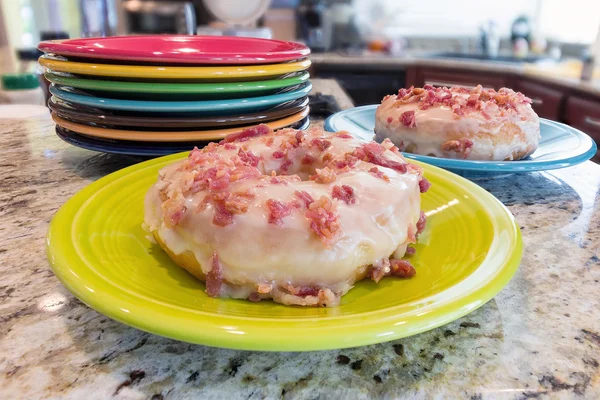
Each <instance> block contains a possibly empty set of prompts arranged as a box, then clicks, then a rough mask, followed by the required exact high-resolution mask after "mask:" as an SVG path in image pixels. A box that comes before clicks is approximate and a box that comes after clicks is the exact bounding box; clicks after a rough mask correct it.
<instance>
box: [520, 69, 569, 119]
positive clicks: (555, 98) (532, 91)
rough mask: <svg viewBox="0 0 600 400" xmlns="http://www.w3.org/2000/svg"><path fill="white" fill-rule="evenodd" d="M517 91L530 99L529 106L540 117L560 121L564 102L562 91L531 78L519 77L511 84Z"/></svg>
mask: <svg viewBox="0 0 600 400" xmlns="http://www.w3.org/2000/svg"><path fill="white" fill-rule="evenodd" d="M512 89H514V90H515V91H517V92H521V93H523V94H524V95H525V96H527V97H529V98H530V99H531V106H532V107H533V109H534V110H535V112H536V113H537V115H539V116H540V117H542V118H547V119H551V120H553V121H560V120H561V119H562V118H561V117H562V107H563V102H564V98H565V96H564V91H562V90H560V89H557V88H553V87H549V86H548V85H547V84H543V83H541V82H536V81H532V80H525V79H519V80H517V81H516V82H515V83H514V85H513V86H512Z"/></svg>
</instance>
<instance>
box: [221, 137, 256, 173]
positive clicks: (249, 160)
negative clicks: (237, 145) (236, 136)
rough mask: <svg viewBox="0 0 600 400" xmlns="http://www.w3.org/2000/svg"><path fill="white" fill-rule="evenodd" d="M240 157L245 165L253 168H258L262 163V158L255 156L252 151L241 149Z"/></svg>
mask: <svg viewBox="0 0 600 400" xmlns="http://www.w3.org/2000/svg"><path fill="white" fill-rule="evenodd" d="M227 144H229V143H227ZM226 146H227V145H226ZM238 157H240V160H242V162H243V163H244V164H247V165H251V166H253V167H257V166H258V163H259V162H260V157H258V156H256V155H254V153H252V151H251V150H248V151H244V150H242V149H240V151H238Z"/></svg>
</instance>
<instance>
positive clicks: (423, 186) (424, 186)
mask: <svg viewBox="0 0 600 400" xmlns="http://www.w3.org/2000/svg"><path fill="white" fill-rule="evenodd" d="M430 187H431V183H430V182H429V181H428V180H427V179H426V178H425V177H421V179H419V191H420V192H421V193H425V192H427V191H428V190H429V188H430Z"/></svg>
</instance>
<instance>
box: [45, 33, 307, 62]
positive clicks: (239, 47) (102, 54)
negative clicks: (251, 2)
mask: <svg viewBox="0 0 600 400" xmlns="http://www.w3.org/2000/svg"><path fill="white" fill-rule="evenodd" d="M38 49H40V50H41V51H43V52H46V53H55V54H60V55H63V56H71V57H82V58H103V59H108V60H119V61H143V62H161V63H166V62H171V63H177V64H197V65H199V64H272V63H280V62H285V61H292V60H297V59H300V58H304V57H306V56H308V54H310V49H309V48H308V47H306V46H305V45H303V44H300V43H295V42H285V41H282V40H269V39H255V38H245V37H230V36H185V35H156V36H115V37H105V38H85V39H69V40H50V41H46V42H41V43H40V44H39V45H38Z"/></svg>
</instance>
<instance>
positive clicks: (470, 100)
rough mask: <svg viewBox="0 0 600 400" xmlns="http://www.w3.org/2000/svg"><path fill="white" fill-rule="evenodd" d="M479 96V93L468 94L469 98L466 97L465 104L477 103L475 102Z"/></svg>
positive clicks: (472, 104) (473, 105)
mask: <svg viewBox="0 0 600 400" xmlns="http://www.w3.org/2000/svg"><path fill="white" fill-rule="evenodd" d="M480 96H481V95H480V94H479V93H472V94H470V95H469V98H468V99H467V106H469V107H475V106H476V105H477V102H478V101H479V97H480Z"/></svg>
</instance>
